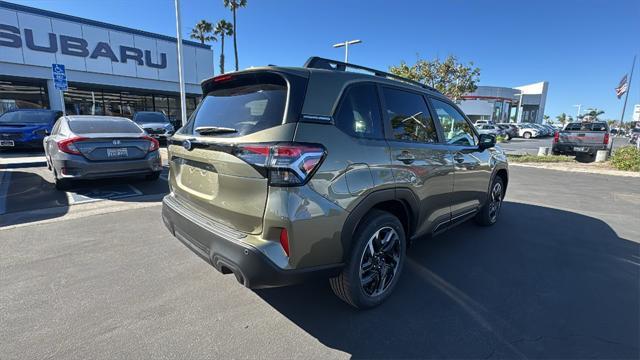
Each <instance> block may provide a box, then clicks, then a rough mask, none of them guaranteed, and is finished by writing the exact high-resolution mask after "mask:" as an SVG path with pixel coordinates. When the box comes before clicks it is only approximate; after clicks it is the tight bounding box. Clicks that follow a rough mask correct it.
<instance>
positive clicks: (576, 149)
mask: <svg viewBox="0 0 640 360" xmlns="http://www.w3.org/2000/svg"><path fill="white" fill-rule="evenodd" d="M573 151H577V152H587V151H589V149H587V148H586V147H584V146H574V147H573Z"/></svg>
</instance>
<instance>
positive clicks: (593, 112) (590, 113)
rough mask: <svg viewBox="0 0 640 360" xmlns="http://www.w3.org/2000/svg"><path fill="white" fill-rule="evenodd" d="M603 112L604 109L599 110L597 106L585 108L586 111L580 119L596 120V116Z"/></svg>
mask: <svg viewBox="0 0 640 360" xmlns="http://www.w3.org/2000/svg"><path fill="white" fill-rule="evenodd" d="M602 114H604V110H600V109H598V108H593V109H587V112H586V113H584V114H582V115H581V116H580V119H582V120H585V121H594V120H598V116H600V115H602Z"/></svg>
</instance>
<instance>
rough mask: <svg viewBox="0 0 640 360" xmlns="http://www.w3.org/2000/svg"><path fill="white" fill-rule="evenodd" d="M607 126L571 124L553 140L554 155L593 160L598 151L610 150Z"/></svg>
mask: <svg viewBox="0 0 640 360" xmlns="http://www.w3.org/2000/svg"><path fill="white" fill-rule="evenodd" d="M609 140H610V132H609V125H607V123H606V122H573V123H569V124H567V126H565V128H564V130H562V131H559V132H557V133H556V135H555V136H554V138H553V146H552V149H551V150H552V152H553V154H554V155H559V154H565V155H576V156H589V157H591V158H595V155H596V152H597V151H598V150H610V149H611V146H612V142H611V141H609Z"/></svg>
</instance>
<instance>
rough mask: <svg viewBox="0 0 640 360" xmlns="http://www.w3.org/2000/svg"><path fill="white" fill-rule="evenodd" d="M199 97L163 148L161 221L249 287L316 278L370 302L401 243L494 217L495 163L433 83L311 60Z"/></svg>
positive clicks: (481, 138) (487, 145)
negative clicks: (166, 170) (166, 171)
mask: <svg viewBox="0 0 640 360" xmlns="http://www.w3.org/2000/svg"><path fill="white" fill-rule="evenodd" d="M350 70H355V71H350ZM202 91H203V94H204V98H203V99H202V101H201V102H200V104H199V105H198V107H197V109H196V110H195V112H194V113H193V115H192V116H191V117H190V119H189V121H188V122H187V124H186V125H185V126H184V127H183V128H181V129H180V130H179V131H178V132H177V133H176V134H175V135H174V136H173V138H172V139H171V140H170V142H169V146H168V153H169V163H170V175H169V184H170V190H171V191H170V194H169V195H167V196H166V197H165V198H164V201H163V211H162V216H163V220H164V222H165V224H166V226H167V228H168V229H169V231H170V232H171V233H172V234H173V235H174V236H175V237H176V238H178V239H179V240H180V241H182V242H183V243H184V244H185V245H186V246H187V247H189V248H190V249H191V250H192V251H193V252H195V253H196V254H198V255H200V256H201V257H202V258H203V259H205V260H206V261H207V262H209V263H210V264H211V265H213V266H214V267H215V268H216V269H217V270H219V271H220V272H222V273H224V274H234V275H235V277H236V278H237V280H238V281H239V282H240V283H242V284H244V285H245V286H247V287H250V288H262V287H274V286H283V285H289V284H294V283H298V282H301V281H307V280H309V279H318V278H325V279H330V284H331V287H332V288H333V291H334V292H335V294H336V295H337V296H338V297H340V298H341V299H342V300H344V301H345V302H347V303H348V304H350V305H353V306H355V307H358V308H367V307H372V306H375V305H377V304H379V303H381V302H382V301H384V299H385V298H387V297H388V296H389V294H390V293H391V292H392V291H393V289H394V288H395V286H396V284H397V283H398V279H399V278H400V273H401V272H402V268H403V264H404V262H405V259H406V249H407V246H408V245H409V243H410V242H411V241H412V240H415V239H418V238H421V237H424V236H426V235H432V234H437V233H440V232H442V231H444V230H446V229H448V228H450V227H452V226H454V225H456V224H458V223H460V222H462V221H465V220H467V219H470V218H475V219H476V220H477V222H478V223H479V224H481V225H492V224H494V223H495V222H496V220H497V218H498V215H499V213H500V208H501V204H502V199H503V197H504V194H505V190H506V187H507V183H508V180H509V178H508V172H507V160H506V156H505V155H504V153H503V152H502V151H501V150H500V149H499V148H496V147H495V138H494V137H493V136H492V135H479V134H478V133H477V132H476V130H475V129H474V127H473V125H472V124H471V122H470V121H469V119H467V118H466V116H465V115H464V114H463V113H462V111H460V109H459V108H458V107H457V106H456V105H455V104H454V103H453V102H451V100H449V99H448V98H446V97H445V96H443V95H442V94H441V93H439V92H438V91H436V90H434V89H433V88H430V87H427V86H424V85H422V84H419V83H416V82H412V81H410V80H407V79H404V78H401V77H397V76H394V75H391V74H387V73H384V72H380V71H377V70H373V69H368V68H365V67H361V66H355V65H351V64H345V63H342V62H337V61H333V60H327V59H322V58H318V57H312V58H310V59H309V60H308V61H307V63H306V64H305V66H304V67H277V66H268V67H260V68H251V69H248V70H244V71H239V72H234V73H231V74H225V75H220V76H217V77H214V78H212V79H209V80H206V81H204V82H203V83H202Z"/></svg>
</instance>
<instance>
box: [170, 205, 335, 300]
mask: <svg viewBox="0 0 640 360" xmlns="http://www.w3.org/2000/svg"><path fill="white" fill-rule="evenodd" d="M162 220H163V221H164V224H165V226H166V227H167V229H169V231H170V232H171V234H172V235H173V236H175V237H176V238H177V239H178V240H180V241H181V242H182V243H183V244H184V245H186V246H187V247H188V248H189V249H190V250H191V251H193V252H194V253H196V254H197V255H198V256H200V257H201V258H203V259H204V260H205V261H207V262H208V263H209V264H211V265H212V266H213V267H214V268H216V269H217V270H218V271H220V272H221V273H223V274H229V273H233V274H234V275H235V277H236V279H237V280H238V282H240V283H241V284H243V285H244V286H246V287H248V288H254V289H255V288H268V287H278V286H286V285H292V284H296V283H301V282H305V281H309V280H313V279H322V278H324V279H326V278H329V277H331V276H335V275H337V274H338V273H339V271H340V269H341V266H340V265H329V266H321V267H309V268H303V269H282V268H280V267H279V266H277V265H276V264H275V263H274V262H273V261H271V260H270V259H269V257H268V256H267V254H266V253H265V252H263V251H262V250H261V249H258V248H256V247H255V246H252V245H250V244H248V243H246V242H244V241H243V239H244V238H246V237H247V236H249V235H246V234H244V233H240V232H237V231H235V230H233V229H229V228H227V227H225V226H223V225H220V224H213V223H212V222H210V221H201V220H200V219H198V216H197V215H196V214H193V213H191V212H190V210H189V209H187V208H185V207H184V206H182V205H181V204H180V203H179V202H178V201H176V200H175V199H174V198H173V197H172V195H167V196H166V197H165V198H164V199H163V201H162Z"/></svg>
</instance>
